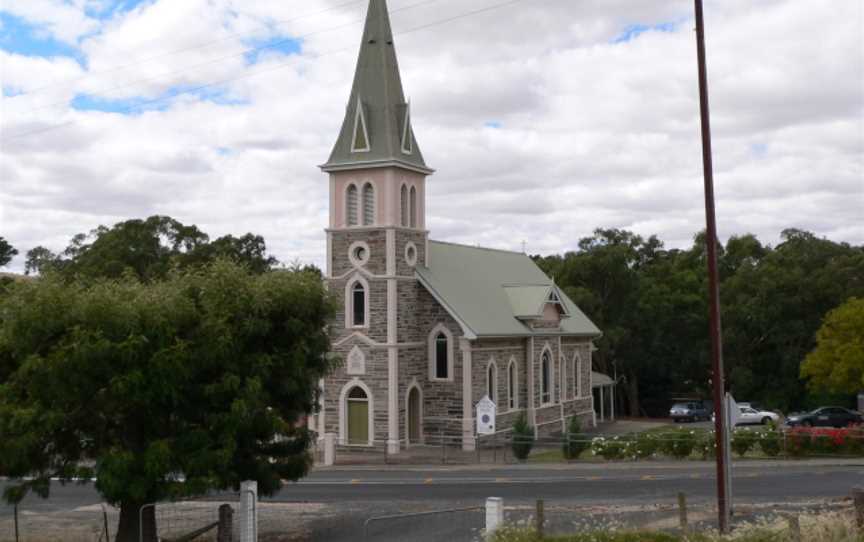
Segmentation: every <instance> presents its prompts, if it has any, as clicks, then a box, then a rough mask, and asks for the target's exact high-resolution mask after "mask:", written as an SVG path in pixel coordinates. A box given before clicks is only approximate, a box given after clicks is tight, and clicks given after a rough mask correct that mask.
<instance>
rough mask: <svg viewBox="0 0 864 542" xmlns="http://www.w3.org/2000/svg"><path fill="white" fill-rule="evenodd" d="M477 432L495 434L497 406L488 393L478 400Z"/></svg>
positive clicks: (479, 433)
mask: <svg viewBox="0 0 864 542" xmlns="http://www.w3.org/2000/svg"><path fill="white" fill-rule="evenodd" d="M476 409H477V434H478V435H494V434H495V411H496V410H497V407H496V406H495V403H493V402H492V399H489V396H488V395H484V396H483V398H482V399H480V401H478V402H477V406H476Z"/></svg>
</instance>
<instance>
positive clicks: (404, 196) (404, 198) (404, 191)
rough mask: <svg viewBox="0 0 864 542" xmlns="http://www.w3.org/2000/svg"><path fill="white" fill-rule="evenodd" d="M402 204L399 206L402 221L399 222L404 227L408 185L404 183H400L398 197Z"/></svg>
mask: <svg viewBox="0 0 864 542" xmlns="http://www.w3.org/2000/svg"><path fill="white" fill-rule="evenodd" d="M400 201H401V203H402V205H401V207H400V209H401V213H402V221H401V222H400V224H402V226H404V227H406V228H407V227H408V187H407V186H405V185H404V184H403V185H402V195H401V199H400Z"/></svg>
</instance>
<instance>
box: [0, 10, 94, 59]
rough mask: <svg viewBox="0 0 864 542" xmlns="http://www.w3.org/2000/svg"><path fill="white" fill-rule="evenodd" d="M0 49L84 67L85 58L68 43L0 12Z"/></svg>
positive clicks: (37, 27)
mask: <svg viewBox="0 0 864 542" xmlns="http://www.w3.org/2000/svg"><path fill="white" fill-rule="evenodd" d="M0 28H2V32H0V49H3V50H4V51H7V52H10V53H16V54H19V55H24V56H39V57H58V56H65V57H69V58H72V59H75V61H76V62H78V64H80V65H81V66H85V65H86V61H87V59H86V57H85V56H84V55H83V54H82V53H81V51H80V50H79V49H78V48H76V47H74V46H72V45H69V44H68V43H63V42H62V41H57V40H56V39H54V37H53V36H52V35H51V34H50V33H49V32H48V31H47V30H45V29H44V28H40V27H39V26H38V25H33V24H31V23H29V22H28V21H26V20H24V19H22V18H20V17H16V16H14V15H10V14H9V13H4V12H0Z"/></svg>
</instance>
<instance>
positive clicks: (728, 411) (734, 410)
mask: <svg viewBox="0 0 864 542" xmlns="http://www.w3.org/2000/svg"><path fill="white" fill-rule="evenodd" d="M725 399H726V400H725V401H723V405H722V415H723V416H725V417H726V424H725V426H724V427H723V429H724V431H725V432H726V434H725V435H723V449H724V452H725V454H726V462H725V466H726V472H724V473H723V476H724V477H725V478H726V514H727V522H726V524H727V525H729V520H730V519H731V515H732V432H733V431H734V430H735V425H736V424H737V423H738V421H739V420H740V419H741V409H740V408H738V403H736V402H735V399H734V398H733V397H732V394H730V393H728V392H727V393H726V398H725Z"/></svg>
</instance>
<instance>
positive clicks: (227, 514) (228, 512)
mask: <svg viewBox="0 0 864 542" xmlns="http://www.w3.org/2000/svg"><path fill="white" fill-rule="evenodd" d="M233 530H234V509H233V508H231V505H230V504H223V505H221V506H219V527H217V528H216V542H232V540H231V537H232V535H233Z"/></svg>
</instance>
